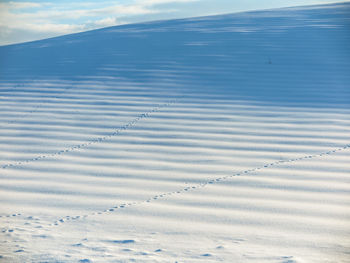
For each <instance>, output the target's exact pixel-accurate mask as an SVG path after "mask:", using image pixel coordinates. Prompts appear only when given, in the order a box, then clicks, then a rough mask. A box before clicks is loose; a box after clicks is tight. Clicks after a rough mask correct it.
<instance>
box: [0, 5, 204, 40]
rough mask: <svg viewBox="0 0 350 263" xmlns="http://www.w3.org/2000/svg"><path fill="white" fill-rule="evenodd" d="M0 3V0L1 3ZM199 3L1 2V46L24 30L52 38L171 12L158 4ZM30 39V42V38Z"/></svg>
mask: <svg viewBox="0 0 350 263" xmlns="http://www.w3.org/2000/svg"><path fill="white" fill-rule="evenodd" d="M0 1H1V0H0ZM194 1H199V0H131V1H129V2H128V3H126V4H124V3H123V4H115V1H110V0H107V1H104V0H103V1H100V2H98V3H96V2H90V1H86V2H81V3H80V2H74V1H72V2H71V3H69V4H67V3H60V2H59V1H58V2H56V3H55V2H46V3H42V4H39V3H35V2H29V1H28V2H26V1H23V2H14V1H10V2H2V3H0V27H1V31H2V32H1V34H0V45H1V43H8V42H11V41H10V40H9V39H6V38H7V37H10V36H13V35H14V34H16V32H18V34H22V32H24V31H26V32H27V34H26V35H30V34H32V35H33V38H34V39H35V35H39V33H40V36H42V35H45V34H47V36H52V35H53V34H54V35H60V34H68V33H74V32H80V31H84V30H90V29H96V28H101V27H106V26H113V25H119V24H121V22H120V19H123V21H124V22H128V21H135V20H133V19H132V18H133V17H136V16H139V15H152V14H161V13H171V12H173V11H174V9H171V10H169V9H166V7H165V6H163V7H160V5H161V4H170V3H187V2H194ZM30 40H32V39H30Z"/></svg>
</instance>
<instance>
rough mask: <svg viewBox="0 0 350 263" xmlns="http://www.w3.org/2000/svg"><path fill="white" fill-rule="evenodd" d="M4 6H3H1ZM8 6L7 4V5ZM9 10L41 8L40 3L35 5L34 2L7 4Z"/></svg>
mask: <svg viewBox="0 0 350 263" xmlns="http://www.w3.org/2000/svg"><path fill="white" fill-rule="evenodd" d="M1 5H3V4H1ZM5 5H6V3H5ZM7 6H8V8H10V9H24V8H38V7H40V6H41V4H39V3H33V2H13V1H11V2H8V3H7Z"/></svg>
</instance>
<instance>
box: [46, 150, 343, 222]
mask: <svg viewBox="0 0 350 263" xmlns="http://www.w3.org/2000/svg"><path fill="white" fill-rule="evenodd" d="M348 148H350V145H345V146H343V147H340V148H337V149H335V150H332V151H328V152H323V153H319V154H315V155H306V156H303V157H300V158H295V159H289V160H278V161H275V162H273V163H269V164H265V165H263V166H260V167H256V168H252V169H249V170H245V171H243V172H239V173H236V174H232V175H227V176H223V177H218V178H215V179H211V180H209V181H206V182H203V183H200V184H197V185H193V186H188V187H185V188H183V189H180V190H177V191H173V192H168V193H163V194H158V195H155V196H153V197H150V198H148V199H146V200H143V201H139V202H132V203H126V204H121V205H117V206H114V207H112V208H109V209H105V210H103V211H100V212H94V213H91V214H89V215H83V216H73V217H69V216H66V217H65V218H61V219H59V220H57V221H56V222H54V223H53V224H51V226H52V225H56V226H57V225H59V224H60V223H64V222H66V221H70V220H77V219H81V218H86V217H88V216H94V215H101V214H105V213H112V212H115V211H116V210H118V209H124V208H127V207H130V206H135V205H141V204H145V203H150V202H152V201H154V200H158V199H161V198H165V197H167V196H172V195H178V194H181V193H185V192H188V191H193V190H197V189H200V188H204V187H206V186H208V185H211V184H215V183H219V182H221V181H225V180H229V179H231V178H233V177H238V176H246V175H249V173H251V172H255V171H258V170H261V169H265V168H268V167H270V166H276V165H279V164H287V163H293V162H297V161H301V160H306V159H313V158H317V157H321V156H323V155H330V154H333V153H336V152H340V151H344V150H346V149H348Z"/></svg>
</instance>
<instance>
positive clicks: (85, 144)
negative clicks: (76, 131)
mask: <svg viewBox="0 0 350 263" xmlns="http://www.w3.org/2000/svg"><path fill="white" fill-rule="evenodd" d="M176 101H177V99H175V100H172V101H169V102H167V103H164V104H160V105H159V106H157V107H154V108H153V109H151V110H150V111H148V112H145V113H142V114H140V115H139V116H138V117H136V118H135V119H133V120H131V121H130V122H128V123H126V124H124V125H123V126H121V127H120V128H118V129H116V130H115V131H114V132H112V133H110V134H108V135H105V136H102V137H98V138H95V139H92V140H91V141H89V142H85V143H82V144H78V145H74V146H71V147H69V148H66V149H64V150H61V151H57V152H54V153H51V154H47V155H40V156H37V157H35V158H32V159H28V160H24V161H20V162H15V163H9V164H5V165H2V166H1V169H8V168H11V167H17V166H21V165H24V164H28V163H32V162H35V161H39V160H42V159H47V158H51V157H55V156H58V155H61V154H65V153H68V152H72V151H75V150H77V149H81V148H86V147H88V146H90V145H93V144H96V143H100V142H103V141H106V140H108V139H110V138H112V137H114V136H116V135H118V134H120V133H121V132H122V131H125V130H127V129H130V128H131V127H133V126H134V125H135V124H136V123H138V122H139V121H141V120H142V119H145V118H148V117H150V115H151V114H152V113H154V112H157V111H160V110H161V109H162V108H165V107H169V106H170V105H172V104H175V103H176Z"/></svg>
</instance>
